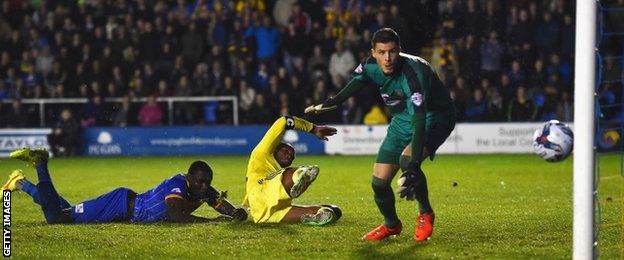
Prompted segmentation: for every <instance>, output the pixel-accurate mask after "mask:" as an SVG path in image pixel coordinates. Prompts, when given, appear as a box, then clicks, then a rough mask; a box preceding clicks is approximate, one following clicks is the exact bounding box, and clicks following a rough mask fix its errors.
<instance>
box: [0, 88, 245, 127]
mask: <svg viewBox="0 0 624 260" xmlns="http://www.w3.org/2000/svg"><path fill="white" fill-rule="evenodd" d="M122 100H123V99H122V98H120V97H117V98H106V99H105V102H116V103H121V102H122ZM21 101H22V104H38V105H39V124H40V126H42V127H43V126H45V107H46V105H47V104H85V103H87V101H88V99H87V98H38V99H22V100H21ZM208 101H230V102H232V123H233V124H234V125H238V99H237V98H236V96H215V97H213V96H201V97H158V98H156V102H161V103H167V113H168V117H169V124H170V125H171V124H173V122H174V121H173V103H174V102H179V103H181V102H208ZM1 102H3V103H11V100H10V99H6V100H3V101H1ZM130 102H132V103H142V102H147V97H138V98H132V99H131V100H130Z"/></svg>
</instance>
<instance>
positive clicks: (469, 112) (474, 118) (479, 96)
mask: <svg viewBox="0 0 624 260" xmlns="http://www.w3.org/2000/svg"><path fill="white" fill-rule="evenodd" d="M472 93H473V97H472V99H471V100H470V101H469V102H468V104H467V105H466V121H468V122H482V121H485V119H486V117H487V105H488V101H487V100H485V99H484V97H483V90H481V89H479V88H477V89H475V90H474V91H473V92H472Z"/></svg>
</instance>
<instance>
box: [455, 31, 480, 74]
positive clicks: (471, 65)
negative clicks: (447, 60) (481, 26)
mask: <svg viewBox="0 0 624 260" xmlns="http://www.w3.org/2000/svg"><path fill="white" fill-rule="evenodd" d="M457 43H458V48H457V57H458V62H459V73H460V74H461V75H462V76H463V77H464V78H465V79H466V80H467V81H468V82H469V83H470V84H475V83H477V81H478V80H479V68H480V67H481V65H480V62H479V61H480V59H481V56H480V53H479V47H478V44H477V42H475V36H474V35H468V36H466V40H465V41H457Z"/></svg>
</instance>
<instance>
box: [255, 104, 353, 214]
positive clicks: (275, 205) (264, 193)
mask: <svg viewBox="0 0 624 260" xmlns="http://www.w3.org/2000/svg"><path fill="white" fill-rule="evenodd" d="M289 129H294V130H299V131H305V132H310V133H312V134H314V135H315V136H317V137H318V138H319V139H322V140H327V136H332V135H334V134H336V129H335V128H332V127H327V126H317V125H314V124H312V123H310V122H308V121H306V120H303V119H300V118H297V117H290V116H285V117H280V118H278V119H277V120H276V121H275V123H273V125H272V126H271V128H270V129H269V130H268V131H267V132H266V134H265V135H264V137H263V138H262V140H260V143H258V145H257V146H256V147H255V148H254V149H253V151H252V152H251V156H250V157H249V163H248V165H247V184H246V188H245V190H246V195H245V199H244V201H243V205H244V206H247V207H248V208H249V210H250V211H251V216H252V219H253V221H254V222H256V223H291V224H294V223H302V224H306V225H314V226H322V225H326V224H329V223H332V222H335V221H336V220H338V219H339V218H340V217H341V215H342V212H341V210H340V209H339V208H338V207H337V206H333V205H318V206H299V205H292V200H293V199H294V198H297V197H299V195H301V194H302V193H303V192H304V191H305V190H306V189H307V188H308V186H309V185H310V184H311V183H312V182H313V181H314V180H315V179H316V176H317V175H318V173H319V168H318V166H315V165H314V166H299V167H289V166H290V165H291V164H292V162H293V160H294V159H295V149H294V148H293V146H292V145H290V144H287V143H282V142H281V140H282V136H283V135H284V133H285V132H286V130H289Z"/></svg>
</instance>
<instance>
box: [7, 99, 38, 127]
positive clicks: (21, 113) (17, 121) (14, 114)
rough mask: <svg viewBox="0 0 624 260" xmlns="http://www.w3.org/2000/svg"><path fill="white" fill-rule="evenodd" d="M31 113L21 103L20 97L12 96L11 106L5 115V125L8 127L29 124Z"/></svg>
mask: <svg viewBox="0 0 624 260" xmlns="http://www.w3.org/2000/svg"><path fill="white" fill-rule="evenodd" d="M30 118H32V117H31V115H30V113H29V112H28V110H27V109H26V108H25V107H24V106H23V105H22V101H21V100H20V99H17V98H14V99H13V100H12V101H11V108H10V109H9V110H8V113H7V114H6V115H5V119H6V127H8V128H21V127H26V126H28V125H30V124H29V123H30V122H29V120H30Z"/></svg>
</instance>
